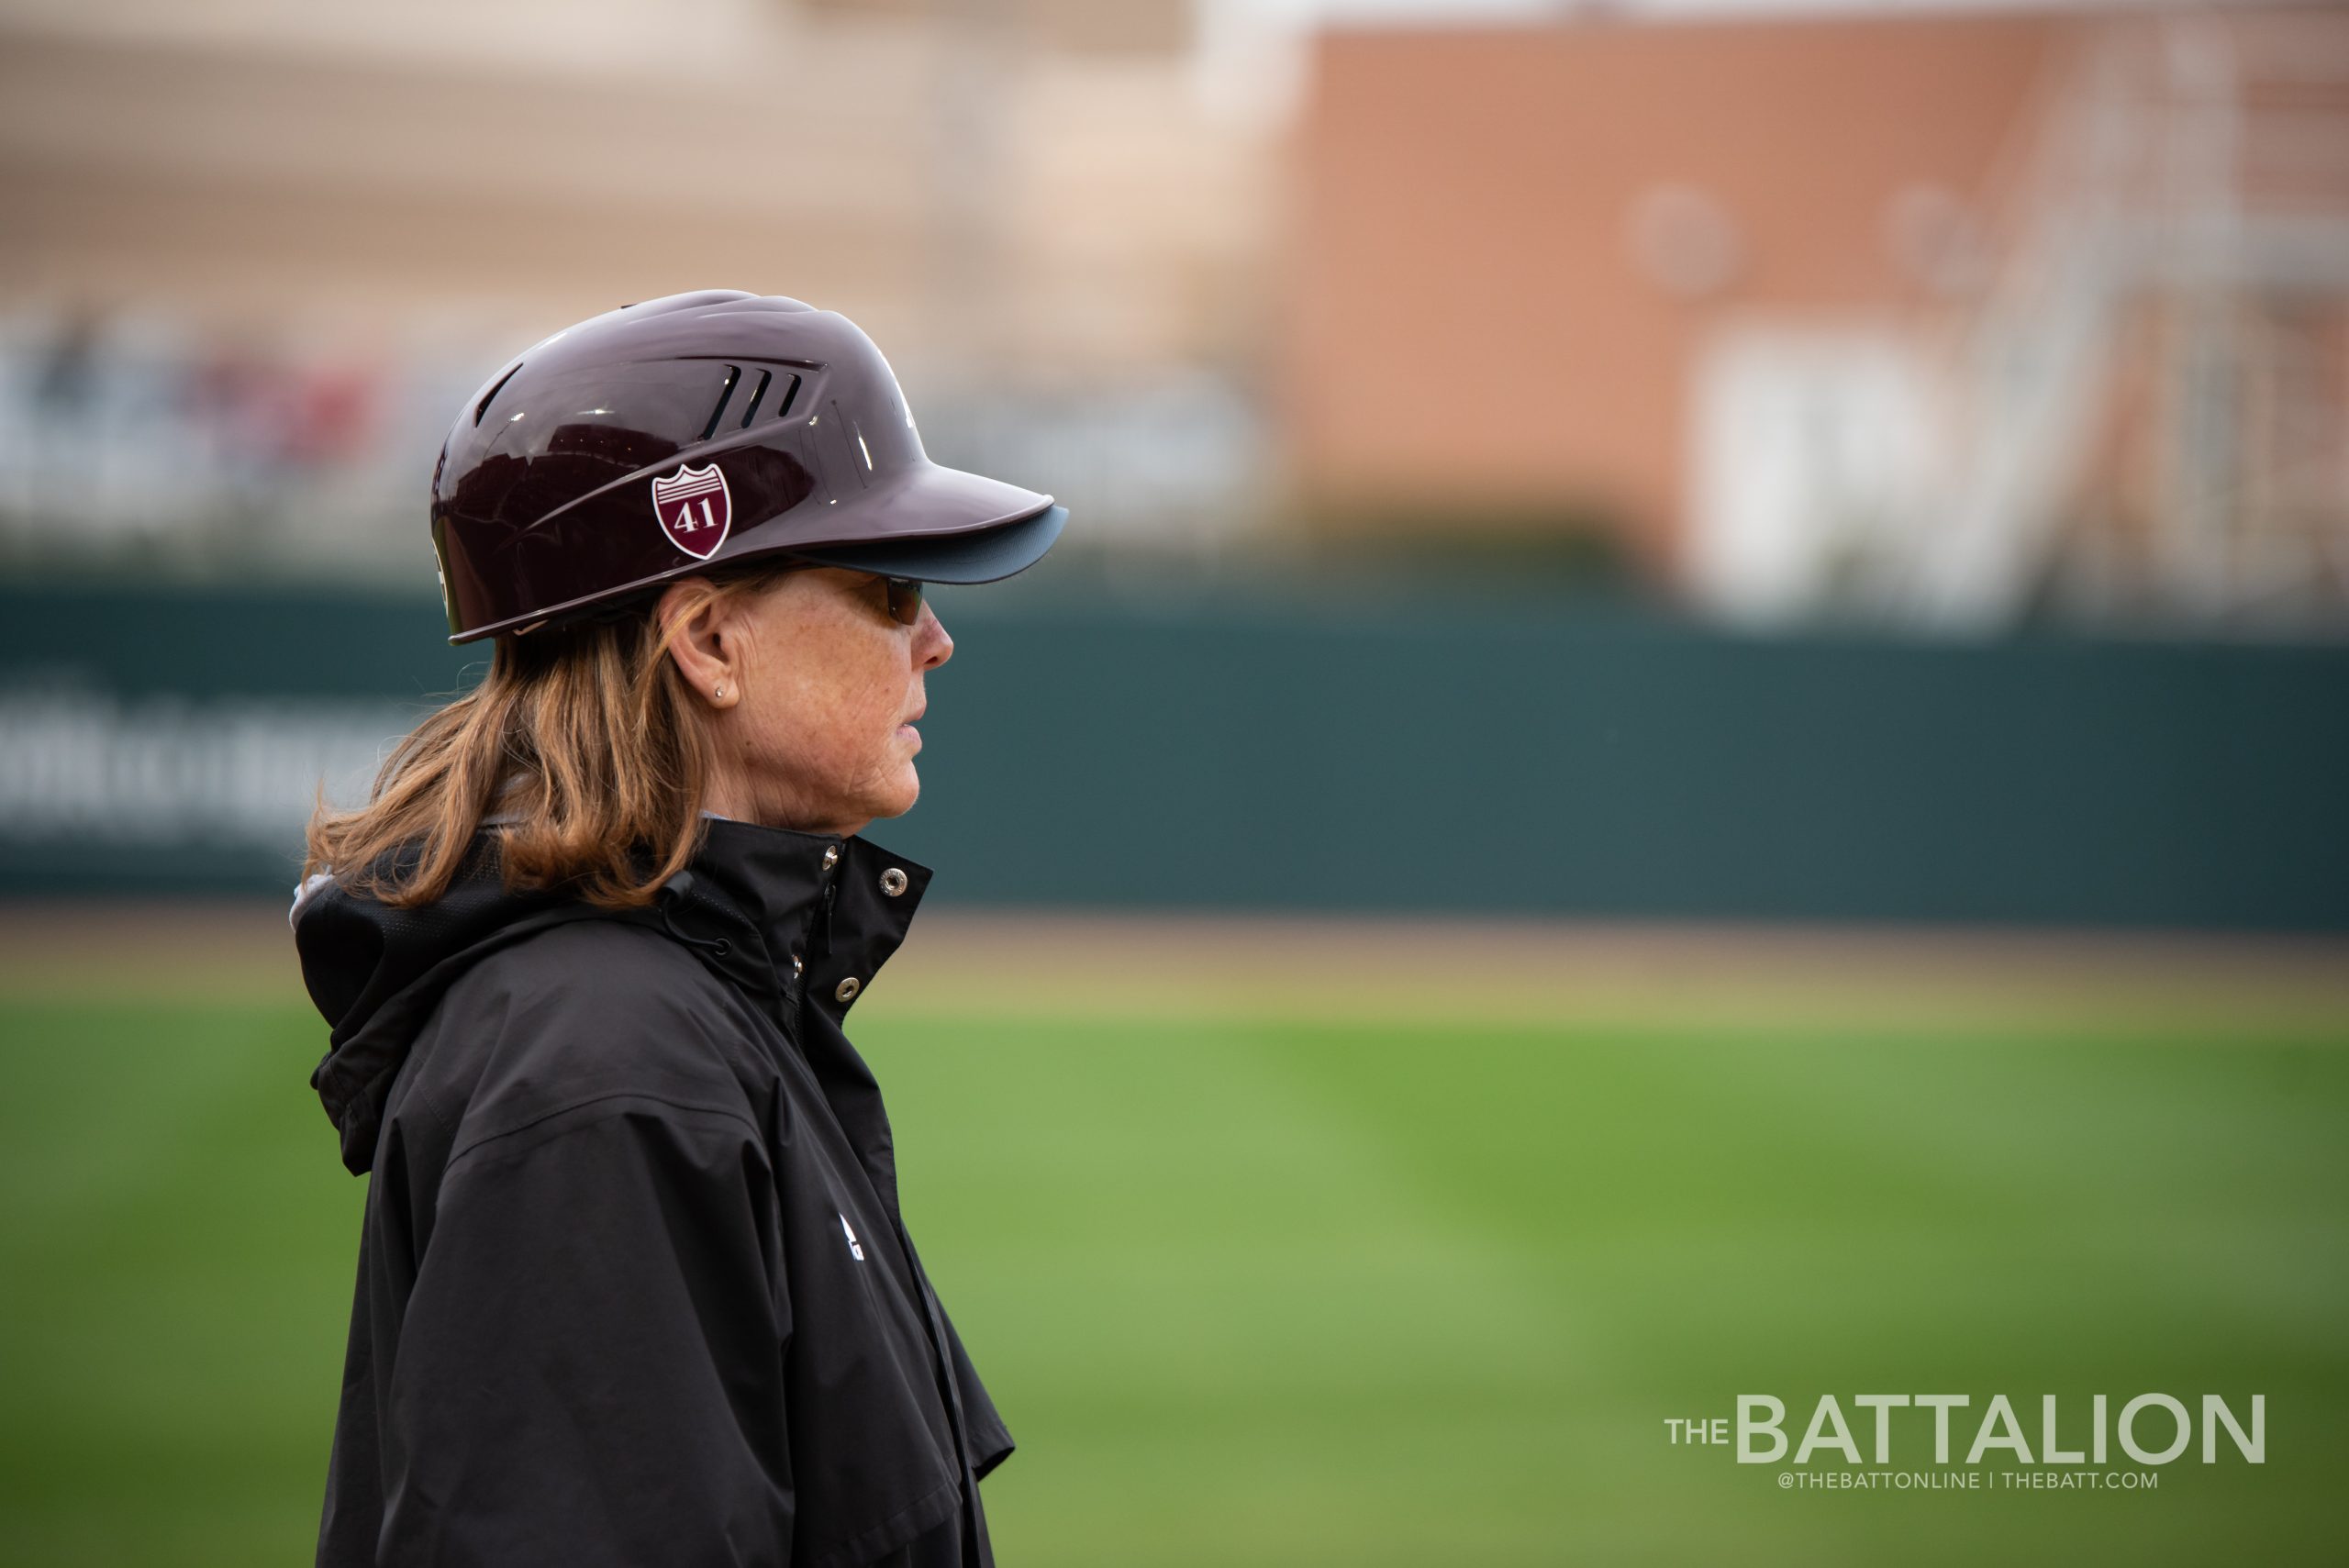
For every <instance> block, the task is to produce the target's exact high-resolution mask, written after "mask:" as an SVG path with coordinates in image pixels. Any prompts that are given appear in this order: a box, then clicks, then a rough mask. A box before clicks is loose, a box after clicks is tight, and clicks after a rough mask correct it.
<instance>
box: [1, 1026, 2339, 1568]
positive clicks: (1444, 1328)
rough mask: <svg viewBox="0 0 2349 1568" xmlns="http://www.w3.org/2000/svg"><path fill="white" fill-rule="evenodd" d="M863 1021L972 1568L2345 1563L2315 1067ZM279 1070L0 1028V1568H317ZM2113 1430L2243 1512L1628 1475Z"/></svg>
mask: <svg viewBox="0 0 2349 1568" xmlns="http://www.w3.org/2000/svg"><path fill="white" fill-rule="evenodd" d="M256 989H257V991H267V990H270V989H274V990H275V993H276V995H278V996H280V997H284V990H283V988H282V987H277V988H269V987H257V988H256ZM1360 1011H1361V1012H1362V1013H1363V1014H1364V1016H1366V1017H1369V1018H1375V1017H1376V1016H1377V1014H1378V1008H1377V1007H1376V1006H1375V998H1372V999H1371V1005H1369V1006H1367V1007H1365V1008H1363V1009H1360ZM857 1021H858V1025H859V1027H858V1029H857V1030H856V1033H857V1038H858V1040H859V1042H860V1044H861V1045H862V1046H863V1048H864V1050H865V1051H866V1053H867V1055H868V1056H869V1057H871V1058H872V1059H873V1061H874V1064H875V1066H876V1068H877V1070H878V1071H879V1072H880V1073H881V1075H882V1078H883V1082H884V1084H885V1085H886V1086H887V1087H888V1089H889V1092H890V1095H891V1103H892V1106H893V1107H894V1111H895V1115H896V1122H897V1127H898V1141H899V1145H900V1148H901V1151H902V1155H901V1159H902V1164H903V1169H904V1181H905V1189H906V1193H907V1214H908V1218H909V1220H910V1221H911V1223H912V1225H913V1228H914V1230H915V1233H916V1235H917V1237H918V1239H919V1240H921V1241H922V1243H923V1248H924V1251H925V1254H926V1256H927V1258H928V1260H929V1262H930V1268H931V1272H932V1273H933V1274H934V1276H935V1277H936V1279H937V1280H938V1282H939V1284H940V1288H941V1292H942V1293H943V1294H944V1296H946V1299H947V1300H948V1302H949V1304H950V1305H951V1306H952V1308H953V1309H954V1311H955V1314H956V1317H957V1319H958V1321H959V1323H960V1324H961V1326H962V1329H963V1334H964V1337H965V1339H966V1340H967V1341H968V1343H969V1345H970V1348H971V1350H972V1352H973V1355H974V1359H975V1360H976V1361H977V1362H978V1364H979V1366H980V1368H981V1370H982V1371H983V1372H984V1373H985V1375H986V1377H987V1379H988V1382H989V1385H990V1386H991V1388H992V1389H993V1390H994V1391H995V1393H996V1397H997V1400H998V1402H999V1404H1000V1405H1001V1407H1002V1408H1003V1411H1004V1413H1005V1416H1006V1418H1007V1419H1008V1421H1009V1423H1010V1425H1011V1427H1012V1429H1013V1432H1014V1434H1015V1435H1016V1436H1017V1437H1018V1438H1019V1440H1020V1445H1021V1446H1020V1451H1019V1454H1018V1455H1017V1456H1016V1457H1014V1458H1013V1459H1012V1460H1011V1461H1010V1462H1008V1464H1007V1465H1006V1466H1005V1467H1004V1469H1003V1470H1001V1471H1000V1472H999V1473H997V1474H996V1477H995V1478H993V1479H991V1480H990V1481H989V1482H988V1483H987V1486H986V1494H987V1502H988V1507H989V1510H990V1515H991V1518H992V1519H993V1521H994V1526H995V1531H996V1541H997V1547H998V1554H999V1556H1000V1557H1001V1559H1002V1561H1003V1562H1005V1563H1006V1564H1007V1568H1012V1565H1063V1564H1067V1565H1075V1564H1088V1565H1090V1564H1101V1563H1119V1564H1144V1563H1163V1564H1186V1565H1190V1564H1220V1563H1297V1562H1317V1563H1318V1562H1330V1563H1347V1564H1357V1563H1397V1564H1400V1563H1428V1562H1462V1563H1467V1562H1475V1563H1479V1564H1496V1563H1549V1562H1569V1561H1574V1562H1609V1563H1636V1562H1659V1563H1666V1562H1668V1563H1717V1562H1748V1563H1753V1562H1788V1563H1792V1562H1804V1563H1822V1562H1829V1563H1831V1562H1853V1563H1861V1562H1866V1563H1876V1562H1896V1561H1897V1562H1946V1563H1976V1562H1992V1561H1998V1562H2078V1561H2086V1560H2091V1559H2093V1560H2099V1561H2115V1562H2119V1561H2128V1562H2140V1563H2160V1562H2176V1563H2208V1562H2262V1563H2283V1562H2313V1561H2333V1562H2338V1561H2341V1560H2342V1559H2343V1556H2344V1555H2349V1523H2344V1515H2343V1509H2342V1507H2341V1505H2340V1502H2339V1496H2340V1477H2341V1475H2342V1474H2343V1473H2344V1471H2345V1470H2349V1327H2345V1326H2349V1201H2344V1200H2349V1017H2344V1018H2336V1019H2334V1020H2333V1021H2332V1022H2331V1023H2327V1022H2324V1021H2323V1020H2321V1019H2320V1020H2316V1021H2314V1022H2311V1021H2309V1020H2305V1019H2304V1020H2302V1021H2300V1022H2299V1023H2298V1024H2296V1025H2294V1026H2293V1027H2291V1028H2289V1029H2274V1030H2270V1031H2267V1032H2264V1033H2263V1032H2262V1031H2261V1030H2260V1029H2253V1028H2244V1029H2216V1028H2213V1027H2211V1026H2210V1025H2209V1024H2208V1023H2203V1024H2199V1025H2198V1024H2195V1023H2193V1022H2191V1021H2190V1020H2189V1021H2188V1022H2185V1023H2165V1022H2163V1021H2162V1020H2160V1019H2159V1018H2145V1017H2143V1016H2142V1015H2141V1014H2128V1015H2121V1014H2116V1015H2115V1017H2114V1018H2097V1017H2094V1016H2088V1017H2082V1016H2080V1014H2079V1013H2078V1011H2077V1010H2076V1009H2074V1010H2073V1011H2071V1012H2069V1013H2067V1014H2066V1015H2065V1018H2063V1019H2062V1020H2061V1021H2060V1023H2056V1022H2051V1023H2044V1024H2034V1023H2032V1021H2031V1019H2030V1018H2013V1017H2008V1018H1999V1019H1997V1020H1994V1021H1987V1022H1976V1023H1972V1024H1967V1025H1962V1026H1961V1025H1956V1024H1943V1025H1936V1024H1934V1023H1932V1021H1931V1019H1930V1018H1919V1019H1917V1020H1916V1021H1914V1022H1912V1023H1909V1024H1906V1025H1898V1026H1894V1025H1884V1026H1877V1025H1865V1024H1851V1023H1842V1024H1819V1023H1815V1022H1814V1023H1810V1024H1805V1023H1803V1022H1801V1021H1800V1020H1798V1019H1789V1018H1779V1017H1772V1016H1767V1015H1760V1016H1754V1017H1752V1018H1745V1019H1743V1020H1742V1021H1736V1022H1689V1021H1687V1020H1685V1019H1683V1020H1680V1021H1677V1022H1675V1021H1672V1020H1669V1019H1661V1018H1659V1019H1650V1020H1646V1021H1642V1020H1641V1019H1638V1018H1630V1019H1625V1020H1619V1021H1606V1020H1598V1019H1593V1018H1579V1019H1574V1018H1560V1019H1558V1020H1556V1021H1554V1022H1548V1023H1544V1022H1542V1021H1540V1020H1539V1019H1525V1018H1517V1019H1514V1020H1511V1021H1494V1022H1489V1023H1476V1022H1474V1021H1470V1022H1459V1023H1442V1022H1425V1021H1410V1020H1407V1019H1394V1020H1389V1021H1386V1022H1375V1021H1342V1022H1340V1021H1320V1022H1317V1021H1313V1020H1311V1019H1310V1018H1299V1017H1297V1016H1296V1015H1295V1014H1294V1013H1293V1012H1292V1013H1286V1014H1285V1013H1280V1012H1276V1011H1271V1010H1268V1011H1266V1012H1264V1014H1262V1015H1261V1016H1253V1015H1249V1014H1247V1013H1244V1012H1242V1013H1239V1014H1231V1015H1226V1016H1199V1017H1190V1018H1182V1017H1170V1016H1167V1015H1166V1014H1165V1013H1164V1012H1163V1010H1162V1009H1157V1008H1154V1007H1151V1006H1145V1005H1143V1004H1141V1003H1140V1002H1138V1003H1137V1005H1136V1006H1135V1007H1134V1008H1133V1009H1132V1010H1131V1012H1130V1015H1129V1016H1117V1015H1114V1014H1104V1015H1102V1016H1097V1017H1086V1016H1074V1015H1069V1014H1065V1013H1063V1014H1058V1015H1050V1016H1033V1017H1022V1016H1019V1014H1018V1013H1016V1012H1011V1011H998V1010H985V1011H978V1012H973V1013H969V1014H955V1013H951V1012H938V1011H935V1010H918V1009H915V1010H908V1009H904V1008H900V1009H898V1010H896V1011H892V1010H890V1009H889V1008H888V1007H886V1006H879V1005H877V1002H876V1005H875V1006H871V1007H869V1008H867V1009H865V1010H864V1011H863V1012H861V1013H860V1015H859V1017H858V1020H857ZM320 1044H321V1030H320V1028H319V1026H318V1024H317V1019H316V1018H315V1016H313V1015H311V1014H310V1013H308V1011H307V1010H306V1007H304V1006H300V1005H298V1002H297V1001H296V1000H295V999H292V998H286V999H283V1000H272V999H268V998H267V997H266V996H265V995H254V996H252V997H250V998H246V997H242V996H240V995H238V994H237V992H236V990H235V988H234V987H224V988H221V989H220V991H219V994H217V995H206V996H205V997H204V998H203V999H200V1000H197V1001H195V1002H193V1003H179V1004H165V1003H163V1002H161V1001H156V1000H143V999H140V998H139V996H137V995H124V996H120V997H117V998H113V999H110V998H109V997H107V996H106V995H90V996H88V997H87V998H86V999H80V998H77V997H74V996H72V995H61V994H59V989H58V988H57V987H54V986H50V987H38V986H36V987H32V988H29V989H27V988H19V989H18V990H17V991H15V992H13V993H12V992H10V991H8V990H7V989H6V986H5V984H0V1061H4V1062H5V1063H6V1084H7V1089H6V1095H5V1096H0V1191H4V1192H5V1194H6V1207H5V1211H0V1354H5V1357H6V1383H5V1386H6V1395H5V1398H4V1399H0V1560H5V1561H6V1562H11V1563H25V1564H43V1565H54V1568H69V1565H80V1564H107V1565H117V1564H132V1565H139V1568H145V1565H150V1564H213V1563H217V1564H224V1565H225V1564H234V1565H236V1568H261V1565H267V1564H293V1563H297V1562H306V1561H307V1560H308V1553H309V1551H310V1548H311V1542H312V1538H313V1533H314V1531H315V1529H316V1520H317V1503H318V1497H319V1491H320V1486H321V1483H322V1477H323V1473H324V1467H325V1462H326V1447H325V1445H326V1439H327V1435H328V1427H329V1423H330V1419H331V1415H332V1408H333V1403H334V1399H335V1395H336V1388H337V1380H338V1374H339V1371H340V1356H341V1351H342V1338H343V1333H344V1329H345V1325H346V1322H347V1314H348V1310H349V1302H350V1286H351V1267H352V1262H353V1258H354V1249H355V1245H356V1226H357V1219H358V1213H359V1207H360V1202H361V1196H362V1189H361V1184H359V1183H357V1182H354V1181H351V1179H350V1178H348V1177H347V1176H345V1175H344V1174H343V1173H341V1170H340V1165H339V1164H338V1162H337V1160H336V1155H335V1148H334V1140H333V1137H332V1134H331V1132H330V1130H329V1129H328V1125H327V1123H326V1120H325V1118H324V1117H323V1115H322V1113H321V1112H320V1111H319V1109H318V1107H317V1102H316V1101H315V1099H314V1098H312V1097H311V1095H310V1094H309V1092H308V1090H307V1088H306V1084H305V1082H304V1079H305V1076H306V1073H307V1071H308V1068H309V1066H310V1064H311V1062H313V1061H314V1060H315V1058H316V1055H317V1051H318V1050H319V1048H320ZM2153 1390H2159V1391H2165V1392H2168V1393H2172V1394H2176V1395H2177V1396H2181V1397H2184V1398H2186V1399H2187V1400H2188V1403H2189V1404H2195V1403H2198V1400H2197V1396H2199V1395H2200V1394H2202V1393H2205V1392H2211V1393H2219V1394H2222V1395H2225V1396H2229V1397H2230V1400H2231V1403H2232V1404H2233V1405H2234V1406H2235V1407H2236V1408H2237V1409H2238V1410H2242V1411H2244V1412H2246V1413H2247V1410H2248V1396H2250V1395H2251V1394H2252V1393H2254V1392H2260V1393H2265V1394H2266V1396H2268V1432H2267V1441H2268V1462H2267V1463H2266V1464H2265V1465H2264V1466H2260V1467H2256V1468H2254V1467H2252V1466H2249V1465H2246V1464H2244V1463H2243V1462H2241V1461H2240V1460H2239V1459H2236V1458H2235V1457H2234V1455H2233V1452H2232V1448H2231V1447H2230V1448H2225V1449H2223V1450H2222V1454H2223V1457H2224V1460H2225V1461H2226V1462H2222V1463H2221V1464H2219V1465H2216V1466H2205V1465H2203V1464H2201V1463H2199V1439H2198V1445H2197V1447H2196V1448H2195V1449H2194V1450H2192V1451H2189V1455H2188V1459H2186V1460H2183V1461H2180V1462H2176V1463H2173V1464H2170V1465H2168V1466H2166V1467H2165V1468H2164V1469H2163V1470H2162V1471H2161V1472H2160V1473H2159V1475H2160V1480H2159V1486H2158V1489H2157V1490H2155V1491H2152V1492H2129V1493H2085V1492H2049V1493H2023V1492H2005V1491H1985V1492H1976V1493H1936V1494H1919V1493H1908V1494H1862V1493H1826V1492H1816V1491H1794V1492H1788V1491H1782V1490H1780V1489H1779V1487H1778V1485H1776V1476H1777V1473H1778V1471H1779V1470H1780V1469H1781V1468H1782V1467H1781V1466H1778V1465H1754V1466H1740V1465H1738V1464H1736V1463H1734V1462H1732V1461H1731V1457H1730V1455H1729V1454H1728V1453H1726V1452H1725V1451H1718V1450H1707V1449H1691V1448H1674V1447H1671V1446H1669V1445H1668V1444H1667V1443H1666V1440H1665V1433H1664V1420H1665V1418H1667V1417H1677V1416H1699V1417H1705V1416H1716V1415H1718V1416H1727V1415H1730V1414H1731V1413H1732V1410H1733V1400H1734V1397H1735V1396H1736V1395H1738V1394H1740V1393H1745V1392H1765V1393H1773V1394H1776V1395H1777V1396H1780V1397H1782V1398H1784V1399H1786V1400H1787V1404H1788V1406H1789V1407H1790V1409H1791V1410H1792V1411H1793V1412H1794V1416H1793V1418H1790V1421H1789V1425H1790V1427H1793V1428H1795V1429H1796V1430H1795V1433H1794V1435H1797V1436H1798V1435H1799V1426H1800V1424H1801V1419H1802V1418H1803V1417H1805V1416H1807V1414H1808V1412H1809V1407H1810V1406H1811V1403H1812V1402H1813V1401H1814V1400H1815V1399H1816V1398H1817V1396H1818V1395H1819V1394H1820V1393H1822V1392H1827V1391H1833V1392H1837V1393H1839V1394H1842V1395H1843V1396H1846V1397H1847V1399H1848V1396H1851V1395H1853V1394H1856V1393H1863V1392H1912V1393H1913V1392H1929V1391H1930V1392H1956V1393H1967V1394H1970V1395H1972V1396H1974V1398H1975V1400H1976V1407H1977V1408H1978V1407H1979V1406H1980V1404H1981V1403H1982V1402H1983V1401H1985V1400H1987V1397H1988V1396H1990V1395H1992V1394H1997V1393H2005V1394H2008V1395H2009V1396H2012V1397H2013V1398H2014V1401H2015V1404H2016V1406H2017V1408H2018V1409H2019V1410H2020V1411H2021V1413H2022V1414H2023V1417H2024V1421H2023V1425H2024V1429H2025V1431H2026V1433H2027V1434H2028V1435H2029V1437H2030V1439H2031V1440H2032V1442H2033V1444H2034V1446H2035V1445H2036V1443H2037V1440H2038V1435H2039V1433H2038V1406H2039V1397H2040V1396H2041V1395H2042V1394H2043V1393H2049V1392H2053V1393H2056V1394H2058V1395H2061V1396H2065V1398H2066V1400H2067V1409H2068V1410H2072V1411H2085V1409H2086V1407H2087V1396H2089V1395H2091V1394H2095V1393H2107V1394H2110V1395H2112V1396H2115V1403H2116V1406H2117V1404H2118V1402H2119V1401H2120V1400H2122V1399H2126V1398H2128V1397H2130V1396H2134V1395H2136V1394H2140V1393H2143V1392H2147V1391H2153ZM1853 1414H1854V1416H1855V1418H1856V1417H1857V1415H1858V1414H1859V1413H1858V1412H1857V1411H1856V1410H1854V1411H1853ZM1958 1429H1959V1431H1960V1433H1961V1434H1962V1438H1961V1440H1963V1437H1964V1436H1970V1434H1971V1432H1972V1430H1973V1422H1972V1421H1971V1420H1970V1419H1967V1418H1964V1417H1963V1416H1961V1418H1960V1421H1959V1425H1958ZM1862 1440H1863V1442H1864V1443H1865V1433H1863V1434H1862ZM1927 1446H1929V1444H1928V1445H1927ZM1912 1452H1913V1453H1915V1454H1916V1455H1917V1456H1918V1457H1919V1458H1920V1459H1922V1458H1925V1457H1929V1454H1927V1453H1926V1452H1924V1451H1923V1450H1922V1449H1921V1448H1920V1447H1918V1445H1916V1444H1911V1443H1907V1442H1906V1440H1904V1450H1903V1457H1904V1458H1906V1457H1908V1456H1909V1454H1910V1453H1912ZM1815 1463H1817V1464H1819V1465H1820V1466H1822V1467H1832V1466H1835V1465H1838V1464H1840V1461H1837V1460H1833V1459H1829V1460H1825V1461H1819V1462H1815Z"/></svg>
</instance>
